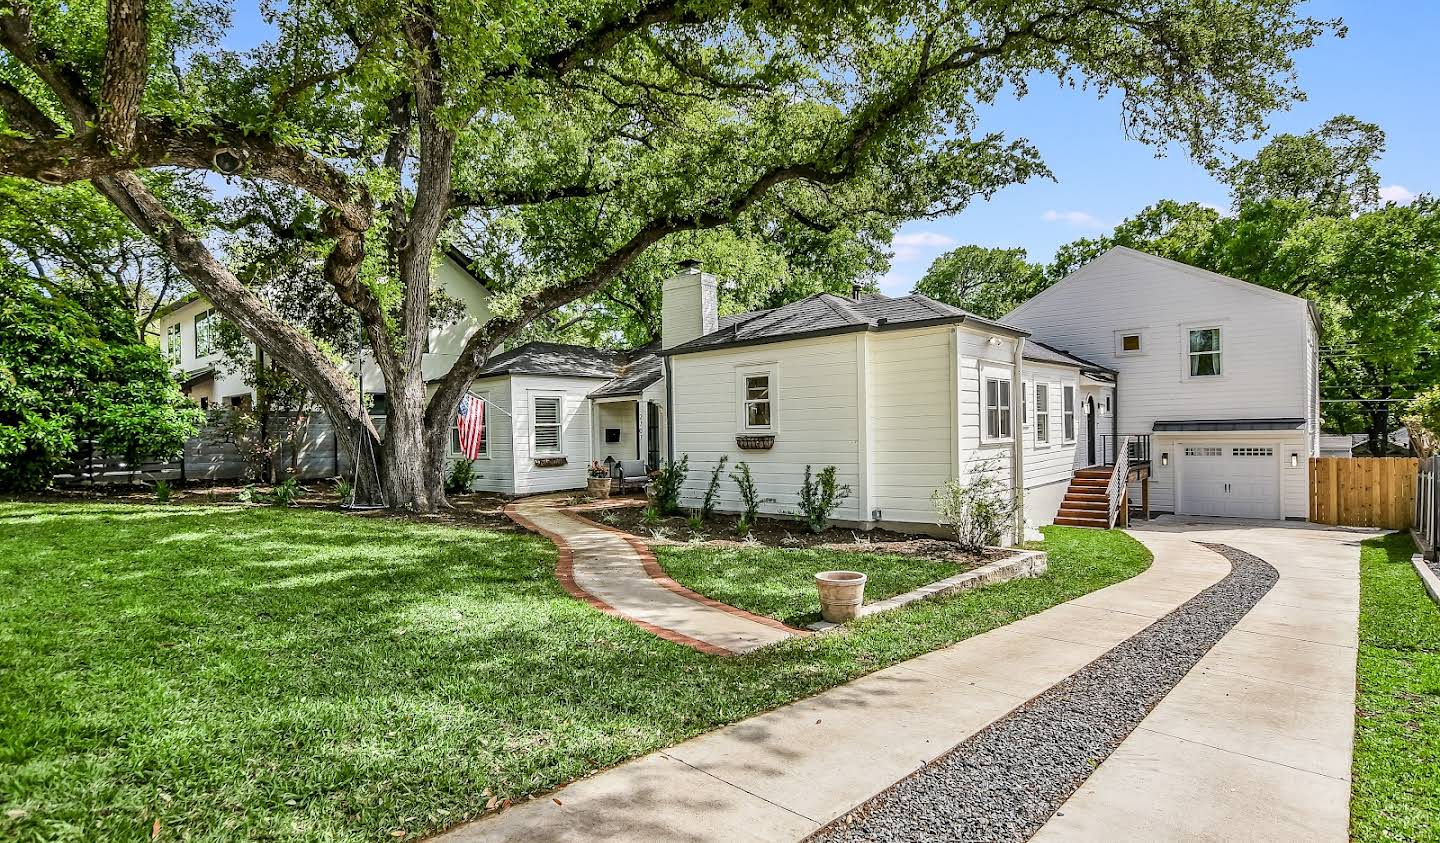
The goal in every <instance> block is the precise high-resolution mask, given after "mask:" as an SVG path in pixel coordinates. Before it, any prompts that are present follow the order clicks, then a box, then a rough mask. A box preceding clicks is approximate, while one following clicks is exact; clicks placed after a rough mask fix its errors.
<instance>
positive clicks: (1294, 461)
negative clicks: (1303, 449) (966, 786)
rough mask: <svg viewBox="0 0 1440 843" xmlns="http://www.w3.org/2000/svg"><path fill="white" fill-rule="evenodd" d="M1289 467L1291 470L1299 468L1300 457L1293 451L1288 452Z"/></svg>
mask: <svg viewBox="0 0 1440 843" xmlns="http://www.w3.org/2000/svg"><path fill="white" fill-rule="evenodd" d="M1290 467H1291V468H1299V467H1300V455H1299V454H1297V453H1295V452H1294V451H1291V452H1290Z"/></svg>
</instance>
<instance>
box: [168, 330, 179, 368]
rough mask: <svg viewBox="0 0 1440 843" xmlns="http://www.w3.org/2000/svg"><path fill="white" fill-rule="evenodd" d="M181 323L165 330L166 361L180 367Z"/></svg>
mask: <svg viewBox="0 0 1440 843" xmlns="http://www.w3.org/2000/svg"><path fill="white" fill-rule="evenodd" d="M181 342H182V340H181V339H180V323H179V322H176V323H175V324H174V325H171V326H170V327H168V328H166V329H165V359H166V360H168V361H170V365H171V366H179V365H180V344H181Z"/></svg>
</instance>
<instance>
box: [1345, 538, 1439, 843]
mask: <svg viewBox="0 0 1440 843" xmlns="http://www.w3.org/2000/svg"><path fill="white" fill-rule="evenodd" d="M1414 551H1415V545H1414V544H1413V543H1412V542H1411V541H1410V536H1409V535H1408V534H1405V533H1394V534H1392V535H1388V536H1383V537H1380V538H1374V539H1368V540H1366V541H1365V542H1364V543H1363V544H1362V545H1361V551H1360V652H1359V658H1358V663H1357V666H1358V675H1357V690H1358V696H1357V699H1356V708H1357V712H1356V720H1355V762H1354V769H1353V775H1352V780H1353V784H1352V791H1351V801H1350V834H1351V836H1352V837H1353V838H1354V839H1355V840H1360V841H1390V840H1406V841H1440V607H1437V606H1436V605H1435V603H1434V601H1432V600H1431V599H1430V597H1429V595H1427V594H1426V593H1425V589H1424V586H1423V585H1422V584H1421V582H1420V577H1419V576H1418V575H1417V574H1416V573H1415V569H1414V567H1413V566H1412V565H1411V564H1410V555H1411V554H1412V553H1414Z"/></svg>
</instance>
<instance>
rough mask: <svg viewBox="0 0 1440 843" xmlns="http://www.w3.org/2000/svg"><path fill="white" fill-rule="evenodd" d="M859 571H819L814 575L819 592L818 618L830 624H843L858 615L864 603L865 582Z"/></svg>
mask: <svg viewBox="0 0 1440 843" xmlns="http://www.w3.org/2000/svg"><path fill="white" fill-rule="evenodd" d="M866 579H868V578H867V577H866V576H865V575H864V574H862V573H860V572H859V571H821V572H820V573H818V574H816V575H815V588H816V589H817V590H818V591H819V592H820V617H822V618H824V619H825V620H827V621H829V622H830V623H844V622H845V621H848V620H852V619H854V618H855V616H856V615H858V614H859V613H860V604H861V603H864V602H865V580H866Z"/></svg>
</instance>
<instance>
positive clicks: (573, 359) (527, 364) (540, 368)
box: [477, 342, 627, 378]
mask: <svg viewBox="0 0 1440 843" xmlns="http://www.w3.org/2000/svg"><path fill="white" fill-rule="evenodd" d="M626 357H627V352H624V351H609V350H607V349H603V348H590V347H588V346H583V345H565V344H563V343H557V342H527V343H525V344H524V345H522V346H519V347H517V348H512V349H511V350H509V351H507V352H505V353H504V354H498V355H496V356H495V357H492V358H490V362H489V363H487V364H486V365H485V368H484V369H481V370H480V374H479V375H477V377H485V376H487V375H557V376H561V377H572V378H613V377H615V375H616V374H618V373H619V372H620V367H621V366H622V365H624V363H625V360H626Z"/></svg>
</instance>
